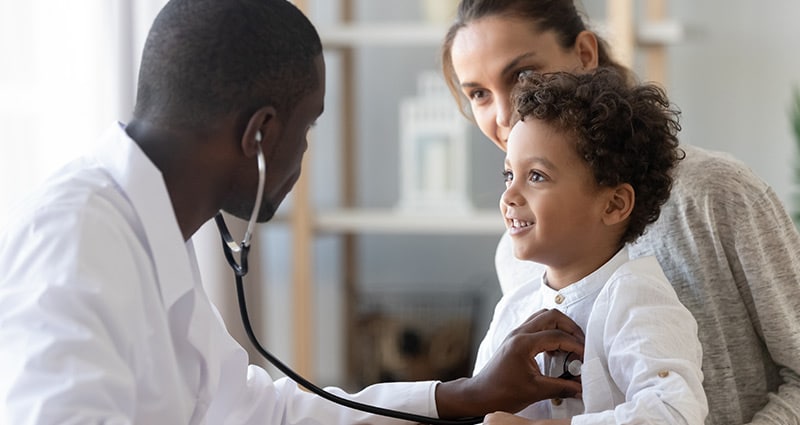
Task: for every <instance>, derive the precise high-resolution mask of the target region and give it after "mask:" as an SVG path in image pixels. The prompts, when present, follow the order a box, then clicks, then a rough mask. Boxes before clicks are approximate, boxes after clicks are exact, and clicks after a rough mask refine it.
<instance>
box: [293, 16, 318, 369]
mask: <svg viewBox="0 0 800 425" xmlns="http://www.w3.org/2000/svg"><path fill="white" fill-rule="evenodd" d="M294 4H295V6H297V7H298V8H299V9H300V10H301V11H303V13H306V14H308V4H307V2H306V1H305V0H295V1H294ZM309 137H310V136H309ZM309 146H313V143H311V142H309ZM311 152H312V150H311V149H309V150H308V151H306V154H305V157H304V158H303V168H302V169H303V172H302V174H301V175H300V178H299V179H298V181H297V184H295V186H294V189H293V190H292V193H293V195H292V202H293V205H292V213H291V214H290V227H291V234H292V334H293V338H294V340H293V351H294V353H293V354H294V369H295V370H296V371H297V372H299V373H300V374H301V375H303V376H304V377H306V378H308V379H309V380H311V381H313V380H314V358H313V353H315V352H316V351H317V350H316V349H315V347H314V345H315V344H314V340H315V338H314V336H315V335H314V319H315V318H316V317H315V315H314V312H315V311H316V308H315V307H314V291H313V279H314V273H313V270H314V257H313V254H314V240H313V226H314V222H313V216H312V211H311V209H312V206H311V193H310V184H309V174H310V173H311Z"/></svg>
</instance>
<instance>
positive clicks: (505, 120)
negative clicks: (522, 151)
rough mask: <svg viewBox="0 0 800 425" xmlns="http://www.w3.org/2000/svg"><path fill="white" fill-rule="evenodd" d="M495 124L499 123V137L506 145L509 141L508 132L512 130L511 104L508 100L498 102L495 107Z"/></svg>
mask: <svg viewBox="0 0 800 425" xmlns="http://www.w3.org/2000/svg"><path fill="white" fill-rule="evenodd" d="M495 112H496V114H497V115H496V116H495V124H497V130H496V131H497V138H498V140H499V141H500V142H502V144H503V145H504V146H505V144H506V142H507V141H508V133H509V131H510V130H511V115H512V111H511V104H510V103H509V102H507V101H499V102H497V106H496V108H495Z"/></svg>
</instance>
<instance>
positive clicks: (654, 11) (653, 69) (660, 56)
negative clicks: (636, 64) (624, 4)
mask: <svg viewBox="0 0 800 425" xmlns="http://www.w3.org/2000/svg"><path fill="white" fill-rule="evenodd" d="M646 4H647V9H646V16H647V19H648V21H650V22H661V21H663V20H664V19H666V17H667V12H666V9H667V2H666V1H665V0H647V2H646ZM644 54H645V71H644V72H645V74H644V78H645V80H647V81H652V82H655V83H658V84H660V85H661V86H662V87H665V88H666V86H667V47H666V45H664V44H657V45H651V46H646V47H645V50H644Z"/></svg>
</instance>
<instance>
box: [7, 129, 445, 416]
mask: <svg viewBox="0 0 800 425" xmlns="http://www.w3.org/2000/svg"><path fill="white" fill-rule="evenodd" d="M15 217H16V218H15V219H12V222H11V224H10V226H9V227H8V228H7V229H5V233H4V234H3V235H2V236H1V237H0V270H1V271H2V272H0V424H3V425H6V424H7V425H28V424H65V423H75V424H77V423H103V424H134V423H137V424H169V425H174V424H213V425H217V424H256V423H258V424H355V423H371V424H389V423H400V422H401V421H397V420H388V419H383V418H373V417H370V416H369V415H366V414H363V413H360V412H357V411H354V410H350V409H347V408H344V407H338V406H336V405H334V404H332V403H330V402H329V401H327V400H323V399H321V398H319V397H316V396H314V395H311V394H309V393H306V392H304V391H302V390H300V389H298V387H297V386H296V385H295V384H294V383H293V382H291V381H289V380H287V379H280V380H278V381H275V382H273V380H272V379H271V378H270V377H269V376H268V374H267V373H266V371H265V370H263V369H261V368H259V367H256V366H248V364H247V355H246V353H245V351H244V349H243V348H242V347H240V346H239V345H238V344H237V343H236V342H235V341H234V339H233V338H232V337H231V336H230V335H229V334H228V333H227V332H226V330H225V327H224V325H223V323H222V320H221V318H220V316H219V314H218V313H217V311H216V310H215V308H214V307H213V306H212V304H211V303H210V301H209V299H208V297H207V296H206V294H205V292H204V291H203V287H202V285H201V282H200V277H199V272H198V268H197V263H196V258H195V254H194V249H193V247H192V243H191V241H189V242H184V240H183V238H182V236H181V233H180V230H179V228H178V225H177V222H176V220H175V217H174V214H173V211H172V207H171V203H170V199H169V197H168V194H167V191H166V188H165V186H164V182H163V180H162V178H161V174H160V173H159V171H158V170H157V169H156V168H155V166H154V165H153V164H152V163H151V162H150V161H149V159H148V158H147V157H146V156H145V155H144V153H143V152H142V151H141V150H140V149H139V147H138V145H136V144H135V143H134V142H133V141H132V140H131V139H130V138H128V136H127V135H126V134H125V132H124V131H123V129H122V126H121V125H115V126H114V128H112V129H111V130H110V131H109V132H108V134H107V135H106V136H105V137H104V140H103V142H102V144H101V146H100V148H99V149H98V151H97V153H96V154H95V155H92V156H88V157H86V158H84V159H82V160H79V161H77V162H74V163H72V164H70V165H69V166H67V167H66V168H65V169H63V170H61V171H60V172H59V173H57V174H56V175H55V176H54V177H53V178H51V179H50V180H49V181H48V183H47V184H46V186H45V187H44V189H43V190H42V191H41V192H39V193H37V194H34V195H33V196H32V197H31V198H30V200H29V201H28V203H27V204H25V205H23V206H22V208H20V209H19V210H18V212H17V214H16V215H15ZM435 385H436V383H435V382H420V383H398V384H381V385H377V386H373V387H370V388H367V389H365V390H364V391H362V392H361V393H359V394H357V395H355V396H354V397H355V398H357V399H358V400H359V401H362V402H365V403H371V404H378V405H382V406H387V407H393V408H397V409H402V410H407V411H411V412H413V413H417V414H422V415H432V416H436V414H437V412H436V407H435V399H434V389H435ZM334 391H336V392H337V393H338V394H340V395H342V394H343V392H342V391H341V390H334Z"/></svg>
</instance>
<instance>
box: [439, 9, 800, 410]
mask: <svg viewBox="0 0 800 425" xmlns="http://www.w3.org/2000/svg"><path fill="white" fill-rule="evenodd" d="M442 64H443V70H444V73H445V77H446V79H447V80H448V84H449V85H450V88H451V90H452V91H453V93H454V95H455V96H456V98H457V100H458V102H459V106H460V107H461V108H462V111H463V112H465V113H466V114H467V115H469V116H471V118H472V119H473V120H474V122H475V123H476V124H477V125H478V127H479V128H480V129H481V131H482V132H483V133H484V135H486V136H487V137H488V138H489V139H490V140H491V141H492V142H493V143H494V144H495V145H497V146H498V147H499V148H500V149H503V150H505V148H506V141H507V138H508V133H509V131H510V124H511V123H510V117H511V114H512V111H511V107H510V105H511V101H510V97H509V95H510V93H511V90H512V88H513V87H514V85H515V84H516V82H517V81H518V78H519V76H520V75H521V74H523V73H527V72H549V71H570V72H577V73H580V72H591V71H592V70H594V69H596V68H597V67H598V66H611V67H616V68H618V69H620V70H622V71H623V72H628V75H629V77H630V79H631V81H633V79H634V77H633V75H632V73H630V71H627V70H625V68H624V67H622V66H621V65H619V64H618V63H616V62H614V60H613V59H612V57H611V55H610V53H609V49H608V46H607V44H606V43H605V42H604V41H603V40H602V39H601V38H600V37H599V36H597V35H596V34H594V33H593V32H591V31H589V30H587V28H586V26H585V24H584V23H583V21H582V19H581V17H580V15H579V14H578V12H577V11H576V9H575V7H574V4H573V3H572V1H571V0H462V2H461V3H460V4H459V9H458V16H457V19H456V22H455V23H454V24H453V25H452V27H451V28H450V30H449V31H448V34H447V36H446V38H445V41H444V46H443V51H442ZM681 147H682V149H683V150H684V151H685V152H686V158H685V159H684V160H683V161H681V163H680V165H678V167H677V169H676V174H675V178H676V181H675V184H674V187H673V189H672V195H671V197H670V200H669V201H668V202H667V204H666V205H664V207H663V208H662V212H661V216H660V218H659V219H658V221H657V222H656V223H654V224H653V225H652V226H651V227H650V228H649V230H648V232H647V233H646V234H645V235H644V236H643V237H642V238H640V240H639V241H638V242H637V243H636V244H635V245H633V246H632V247H631V250H630V253H631V256H632V257H636V256H642V255H648V254H652V255H655V256H656V257H657V258H658V260H659V262H660V263H661V265H662V267H663V269H664V272H665V274H666V275H667V277H668V278H669V280H670V282H671V283H672V285H673V287H674V288H675V290H676V292H677V293H678V295H679V297H680V299H681V301H682V302H683V303H684V304H685V305H686V307H687V308H688V309H689V310H690V311H691V312H692V314H694V316H695V318H696V320H697V322H698V325H699V337H700V340H701V342H702V344H703V353H704V356H703V357H704V358H703V372H704V383H703V386H704V388H705V390H706V393H707V395H708V402H709V409H710V411H709V415H708V418H707V420H706V423H709V424H741V423H747V422H751V421H753V422H756V423H774V424H784V423H797V422H798V421H800V375H799V373H800V356H797V354H796V353H798V352H800V313H799V312H800V306H798V303H800V236H798V233H797V231H796V230H795V228H794V225H793V224H792V222H791V220H790V218H789V216H788V214H787V213H786V211H785V210H784V209H783V207H782V205H781V203H780V201H779V199H778V198H777V196H776V195H775V193H774V192H773V191H772V189H771V188H770V187H769V186H768V185H767V184H766V183H764V182H763V181H762V180H761V179H760V178H758V177H757V176H756V175H755V174H753V173H752V171H750V170H749V169H748V168H747V167H745V166H744V165H743V164H742V163H740V162H738V161H736V160H734V159H732V158H730V157H729V156H726V155H723V154H720V153H716V152H709V151H705V150H702V149H699V148H696V147H693V146H690V145H687V144H685V143H684V144H682V146H681ZM496 265H497V273H498V277H499V279H500V283H501V286H502V288H503V292H504V297H503V299H501V301H500V303H499V304H498V306H497V309H496V312H495V318H494V320H493V321H492V324H491V326H490V329H489V331H488V333H487V335H486V337H485V339H484V341H483V342H482V344H481V347H480V349H479V353H478V358H477V362H476V368H475V370H476V371H478V370H480V369H481V368H482V365H483V364H484V363H485V362H486V360H487V359H488V358H489V357H490V356H491V354H492V353H494V352H495V350H496V348H497V346H498V344H499V342H500V341H502V339H503V337H504V335H505V333H506V331H507V329H510V328H513V326H514V322H515V321H516V320H518V318H517V316H518V315H520V316H521V315H524V314H525V313H527V312H526V310H525V308H524V306H520V305H515V304H514V303H513V300H519V299H524V298H525V297H524V296H521V294H522V295H524V292H526V291H527V292H531V291H535V290H536V288H537V287H535V286H533V285H526V283H527V279H528V276H531V275H533V274H534V273H535V271H536V270H537V269H539V267H540V266H538V265H537V264H534V263H531V262H522V261H519V260H516V259H515V258H513V256H512V252H511V245H510V241H509V239H508V235H507V234H506V235H504V236H503V238H502V239H501V241H500V243H499V245H498V249H497V254H496ZM511 295H514V296H513V297H511ZM779 387H780V388H779ZM514 419H515V420H516V419H518V418H514ZM488 420H489V421H495V420H497V418H496V417H493V418H489V419H488Z"/></svg>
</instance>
